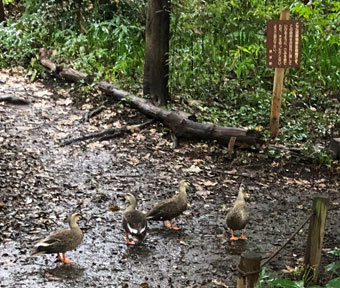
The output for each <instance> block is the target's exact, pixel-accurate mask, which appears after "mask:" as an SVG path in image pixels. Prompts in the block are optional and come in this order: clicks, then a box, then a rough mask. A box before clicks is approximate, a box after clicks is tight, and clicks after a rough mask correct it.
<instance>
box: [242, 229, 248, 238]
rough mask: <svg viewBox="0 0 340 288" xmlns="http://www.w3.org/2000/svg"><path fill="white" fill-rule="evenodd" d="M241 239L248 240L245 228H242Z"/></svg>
mask: <svg viewBox="0 0 340 288" xmlns="http://www.w3.org/2000/svg"><path fill="white" fill-rule="evenodd" d="M240 239H242V240H247V237H246V236H245V235H244V230H243V229H242V234H241V236H240Z"/></svg>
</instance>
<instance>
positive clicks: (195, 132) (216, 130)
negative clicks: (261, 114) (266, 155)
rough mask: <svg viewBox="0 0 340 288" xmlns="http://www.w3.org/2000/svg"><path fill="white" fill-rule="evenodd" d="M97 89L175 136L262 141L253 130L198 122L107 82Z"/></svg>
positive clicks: (241, 141) (245, 141) (242, 141)
mask: <svg viewBox="0 0 340 288" xmlns="http://www.w3.org/2000/svg"><path fill="white" fill-rule="evenodd" d="M99 89H100V90H101V91H103V92H105V93H106V94H107V95H110V96H113V97H114V98H115V99H116V100H122V101H126V102H127V103H128V104H129V105H130V106H132V107H134V108H137V109H138V110H139V111H141V112H142V113H143V114H146V115H148V116H150V117H152V118H155V119H158V120H161V121H162V122H163V123H164V124H165V125H166V126H168V127H169V128H170V129H171V130H172V131H173V133H174V134H175V135H176V136H177V137H183V138H189V139H193V138H196V139H205V140H217V141H219V142H222V143H224V144H228V141H229V140H230V137H236V139H237V140H236V142H238V143H237V144H239V143H242V144H247V145H256V144H263V143H264V140H263V137H262V135H261V134H260V133H259V132H258V131H255V130H247V129H243V128H236V127H223V126H218V125H214V124H206V123H199V122H196V121H193V120H190V119H188V118H186V117H184V116H182V115H181V113H178V112H175V111H169V110H165V109H163V108H160V107H157V106H155V105H153V104H152V103H151V102H150V101H148V100H147V99H144V98H140V97H137V96H134V95H132V94H130V93H129V92H127V91H123V90H120V89H117V88H116V87H115V86H113V85H112V84H110V83H108V82H100V83H99Z"/></svg>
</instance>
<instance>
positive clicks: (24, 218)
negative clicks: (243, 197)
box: [0, 71, 340, 288]
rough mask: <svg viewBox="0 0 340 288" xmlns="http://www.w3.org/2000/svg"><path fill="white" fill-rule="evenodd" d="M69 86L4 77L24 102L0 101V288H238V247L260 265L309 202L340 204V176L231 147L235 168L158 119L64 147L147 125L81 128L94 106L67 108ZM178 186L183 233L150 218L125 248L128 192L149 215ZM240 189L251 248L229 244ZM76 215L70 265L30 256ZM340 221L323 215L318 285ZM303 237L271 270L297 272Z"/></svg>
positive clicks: (215, 150)
mask: <svg viewBox="0 0 340 288" xmlns="http://www.w3.org/2000/svg"><path fill="white" fill-rule="evenodd" d="M69 87H70V86H63V85H60V84H58V83H57V82H55V83H54V82H52V81H50V82H48V83H45V84H44V83H40V82H35V83H29V82H28V81H26V80H25V79H24V78H23V77H21V76H18V75H14V76H13V75H9V74H8V73H7V72H5V71H3V72H1V73H0V95H15V96H19V97H22V98H25V99H26V100H28V101H30V105H27V106H16V105H9V104H4V103H0V240H1V243H0V287H73V288H75V287H144V288H145V287H176V288H177V287H235V283H236V275H237V265H238V263H239V255H240V254H241V253H242V252H243V251H245V250H246V249H251V250H256V251H258V252H259V253H261V255H263V257H265V256H267V255H269V254H270V253H271V252H273V251H274V250H275V249H277V248H279V247H280V246H281V245H282V244H283V242H284V241H285V240H286V239H288V238H289V236H290V235H291V234H292V233H293V232H294V231H295V230H296V228H297V227H298V226H299V225H300V223H302V222H303V221H304V219H305V218H306V217H307V216H308V214H309V213H310V208H311V203H312V199H313V197H315V196H316V195H326V196H328V197H329V198H330V203H331V205H333V206H336V205H339V202H340V194H339V186H340V181H339V176H338V175H337V174H335V173H333V174H332V173H330V172H329V171H328V170H327V169H324V168H321V169H320V168H319V167H316V166H314V165H312V164H302V163H298V162H296V161H295V160H294V159H284V160H273V159H265V157H261V155H260V154H258V153H257V154H253V153H251V152H249V153H248V155H247V153H245V152H240V151H236V156H235V158H234V159H233V160H230V159H229V158H228V157H227V152H226V148H225V147H222V146H221V145H216V144H213V143H205V142H195V141H181V142H180V146H179V147H178V148H177V149H175V150H172V149H171V144H172V143H171V137H170V135H169V132H168V130H167V129H166V128H165V127H163V126H162V124H160V123H153V124H151V125H149V126H147V127H144V128H143V129H142V130H140V131H135V132H134V133H131V134H126V135H124V136H122V137H118V138H114V139H111V140H107V141H102V142H97V141H87V142H77V143H74V144H71V145H68V146H61V145H60V143H61V141H62V140H63V139H65V138H66V137H68V136H70V135H71V136H76V135H81V134H82V133H85V132H89V131H97V130H101V129H104V128H111V127H120V126H122V125H124V124H126V123H128V124H139V123H141V122H142V121H146V118H144V117H143V116H141V115H140V113H139V112H138V111H135V110H133V109H130V108H125V107H124V106H123V105H112V106H111V107H110V108H107V109H106V110H105V111H103V112H102V113H100V114H98V115H97V116H96V117H94V118H91V119H90V121H89V122H85V123H82V122H81V119H82V117H83V116H84V115H85V114H86V112H87V111H88V110H89V109H91V108H93V107H92V106H91V104H90V103H87V104H84V105H81V106H79V105H78V107H77V106H76V105H74V103H73V101H72V98H71V97H70V96H71V95H70V88H69ZM78 96H79V95H78ZM180 179H187V180H188V181H190V182H191V183H192V184H193V186H194V188H195V189H194V190H193V191H191V192H190V195H189V202H190V207H189V209H188V210H187V211H186V212H185V214H184V215H182V216H181V217H180V218H178V219H177V220H175V224H176V225H178V226H180V227H181V228H182V229H181V230H179V231H171V230H169V229H167V228H164V227H162V225H161V223H159V222H151V223H149V231H148V235H147V238H146V239H145V241H144V242H142V243H141V244H140V245H136V246H132V247H127V246H126V245H125V243H124V233H123V230H122V227H121V211H122V210H123V209H124V208H125V205H126V204H125V203H124V201H123V195H124V193H126V192H129V191H132V192H134V193H136V194H137V195H138V198H139V202H138V208H139V209H140V210H142V211H145V212H146V211H148V210H149V209H150V208H151V207H152V206H153V205H154V203H155V202H157V201H159V200H162V199H165V198H167V197H170V196H171V195H172V194H173V193H174V192H175V191H176V189H177V184H178V181H179V180H180ZM241 182H243V183H245V184H246V186H247V188H248V193H247V196H248V198H247V203H248V206H249V209H250V211H251V220H250V222H249V224H248V226H247V228H246V236H247V237H248V240H246V241H237V242H234V243H230V241H227V235H228V231H227V229H226V223H225V217H226V214H227V211H228V209H229V208H230V207H231V206H232V203H233V202H234V200H235V198H236V194H237V191H238V187H239V184H240V183H241ZM115 206H118V207H119V208H120V210H119V211H114V210H115V209H114V208H115ZM74 210H79V211H81V213H82V215H83V216H84V217H85V218H86V220H85V221H84V222H81V223H80V226H81V228H82V229H83V231H84V233H85V237H84V242H83V244H82V245H81V246H80V247H79V248H78V249H77V250H75V251H72V252H68V253H67V256H68V257H70V258H71V259H72V260H74V261H75V263H76V264H65V265H64V264H61V263H59V262H57V261H56V258H55V255H45V256H39V257H29V254H30V251H31V249H32V247H33V245H34V244H35V242H36V241H37V240H39V239H40V238H42V237H45V236H46V235H48V234H49V233H50V232H52V231H54V230H55V229H57V228H59V227H63V226H65V225H66V224H65V222H66V219H67V216H68V215H69V214H70V213H71V212H72V211H74ZM339 215H340V210H339V209H335V210H332V211H330V212H329V213H328V218H327V227H326V232H325V240H324V251H323V255H322V267H321V282H322V283H325V282H326V281H328V280H329V278H330V277H331V275H330V274H327V273H326V272H324V266H325V265H326V264H328V263H330V262H332V261H334V260H335V258H334V256H332V255H330V254H328V253H327V251H328V250H330V249H333V248H335V247H339V245H340V244H339V243H340V229H339V228H340V227H339V226H340V221H339ZM307 230H308V226H305V228H304V229H303V230H302V231H301V232H300V233H298V235H297V236H296V237H295V238H294V240H293V241H292V242H291V243H290V244H289V245H288V246H287V247H286V248H285V249H284V250H283V251H282V252H281V253H280V254H279V255H278V256H277V257H276V258H274V259H273V260H272V261H271V262H270V263H269V264H268V265H267V272H269V273H277V274H282V273H283V272H282V270H283V269H285V270H287V271H286V272H288V271H291V272H292V271H293V270H294V268H295V267H297V266H298V265H301V261H302V260H301V258H302V257H303V255H304V250H305V242H306V236H307ZM285 276H286V277H292V278H293V277H294V276H293V275H292V273H290V275H287V274H286V275H285Z"/></svg>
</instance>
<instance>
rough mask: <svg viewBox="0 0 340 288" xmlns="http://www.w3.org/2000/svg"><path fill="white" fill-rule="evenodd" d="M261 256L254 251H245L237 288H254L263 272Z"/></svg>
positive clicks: (241, 260)
mask: <svg viewBox="0 0 340 288" xmlns="http://www.w3.org/2000/svg"><path fill="white" fill-rule="evenodd" d="M261 259H262V258H261V255H259V254H258V253H256V252H254V251H249V250H248V251H245V252H243V253H242V254H241V259H240V264H239V266H238V267H239V274H238V275H237V284H236V287H237V288H254V287H256V286H257V280H258V278H259V274H260V272H261Z"/></svg>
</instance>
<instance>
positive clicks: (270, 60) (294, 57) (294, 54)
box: [266, 20, 302, 68]
mask: <svg viewBox="0 0 340 288" xmlns="http://www.w3.org/2000/svg"><path fill="white" fill-rule="evenodd" d="M301 27H302V23H301V21H294V20H271V21H268V22H267V57H266V64H267V67H271V68H287V67H299V66H300V62H301Z"/></svg>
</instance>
